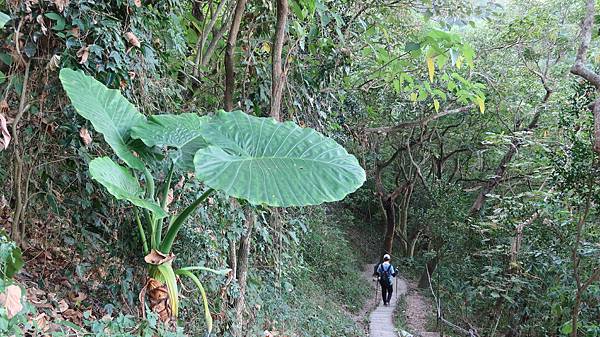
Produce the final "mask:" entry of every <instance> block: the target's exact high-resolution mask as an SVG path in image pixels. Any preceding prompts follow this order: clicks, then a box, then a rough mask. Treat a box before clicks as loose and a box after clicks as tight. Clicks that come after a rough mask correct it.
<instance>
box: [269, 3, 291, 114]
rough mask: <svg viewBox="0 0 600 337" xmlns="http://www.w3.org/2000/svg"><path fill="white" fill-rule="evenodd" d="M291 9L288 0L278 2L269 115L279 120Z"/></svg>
mask: <svg viewBox="0 0 600 337" xmlns="http://www.w3.org/2000/svg"><path fill="white" fill-rule="evenodd" d="M288 12H289V8H288V1H287V0H277V24H276V26H275V38H274V39H273V55H272V62H273V64H272V72H271V111H270V113H269V115H270V116H271V117H273V118H275V119H276V120H279V115H280V110H281V97H282V96H283V87H284V85H285V72H284V71H283V66H282V62H281V53H282V52H283V42H284V38H285V26H286V24H287V16H288Z"/></svg>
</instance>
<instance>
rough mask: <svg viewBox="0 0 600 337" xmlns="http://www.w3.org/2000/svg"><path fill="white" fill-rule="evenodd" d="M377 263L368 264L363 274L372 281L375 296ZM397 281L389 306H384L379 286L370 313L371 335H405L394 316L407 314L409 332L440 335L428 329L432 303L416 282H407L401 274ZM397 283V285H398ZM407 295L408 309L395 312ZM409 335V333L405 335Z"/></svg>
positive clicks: (390, 336)
mask: <svg viewBox="0 0 600 337" xmlns="http://www.w3.org/2000/svg"><path fill="white" fill-rule="evenodd" d="M374 267H375V264H367V265H366V266H365V268H366V269H365V272H364V273H363V276H364V277H365V278H366V279H367V280H368V281H369V282H370V284H371V287H372V288H373V295H372V296H373V297H375V287H376V282H374V281H373V280H372V277H371V273H372V272H373V268H374ZM397 279H398V281H397V283H396V281H394V293H393V295H392V299H391V300H390V305H389V306H384V305H383V301H382V300H381V287H377V290H378V291H377V300H378V301H377V302H376V303H377V307H376V308H375V310H373V311H372V312H371V314H370V315H369V334H368V336H370V337H398V336H403V335H402V334H400V333H399V332H398V331H396V328H395V327H394V317H395V314H396V315H405V316H406V317H405V318H406V323H407V325H408V329H409V331H408V332H409V333H410V334H412V336H415V337H417V336H420V337H439V333H438V332H428V331H427V317H428V315H430V314H432V313H433V312H432V308H431V305H430V303H428V301H427V300H426V298H424V296H423V295H422V294H421V293H420V292H419V291H418V290H417V288H416V287H415V285H414V284H412V283H410V282H407V281H406V280H404V279H403V278H402V277H401V276H399V275H398V276H397ZM396 284H397V286H396ZM403 296H404V297H405V300H406V311H405V312H403V313H395V311H396V304H397V303H398V301H400V300H401V299H402V297H403ZM404 336H409V335H404Z"/></svg>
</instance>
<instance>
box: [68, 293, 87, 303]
mask: <svg viewBox="0 0 600 337" xmlns="http://www.w3.org/2000/svg"><path fill="white" fill-rule="evenodd" d="M86 298H87V295H86V294H84V293H80V292H76V293H75V292H73V293H70V294H69V299H70V300H71V301H73V302H75V303H78V302H81V301H83V300H85V299H86Z"/></svg>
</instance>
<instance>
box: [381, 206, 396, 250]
mask: <svg viewBox="0 0 600 337" xmlns="http://www.w3.org/2000/svg"><path fill="white" fill-rule="evenodd" d="M382 206H383V209H384V211H385V222H386V225H385V237H384V239H383V253H384V254H392V246H393V244H394V232H395V231H396V211H395V210H394V202H393V200H391V199H390V198H386V199H384V200H382Z"/></svg>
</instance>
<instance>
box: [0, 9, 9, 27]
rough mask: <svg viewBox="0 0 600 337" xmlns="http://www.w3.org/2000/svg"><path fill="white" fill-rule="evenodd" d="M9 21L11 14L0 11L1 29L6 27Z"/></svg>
mask: <svg viewBox="0 0 600 337" xmlns="http://www.w3.org/2000/svg"><path fill="white" fill-rule="evenodd" d="M8 21H10V16H8V15H6V14H4V13H2V12H0V29H2V28H4V26H5V25H6V23H7V22H8Z"/></svg>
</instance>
